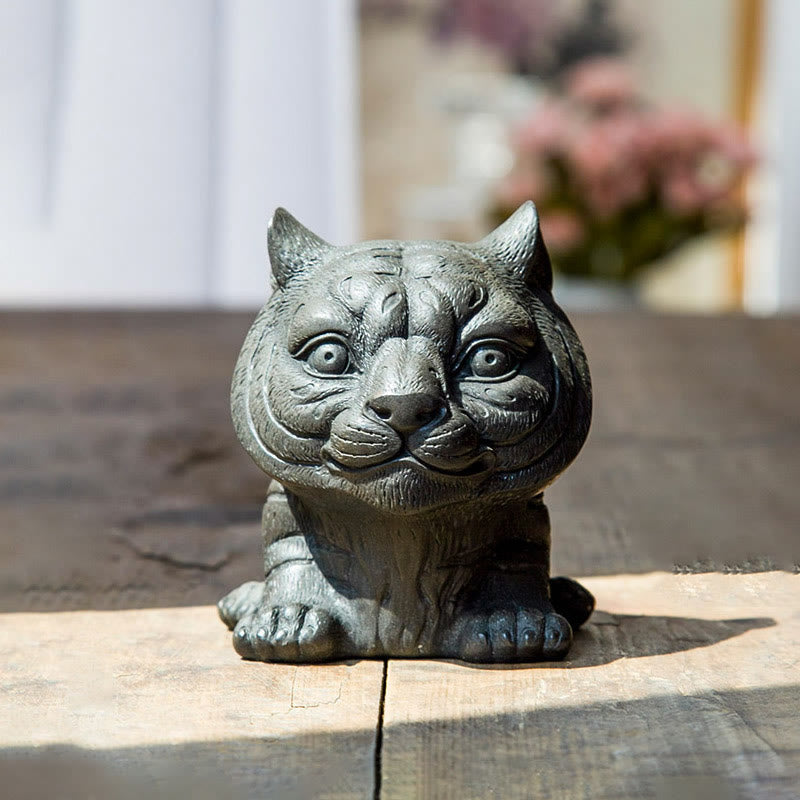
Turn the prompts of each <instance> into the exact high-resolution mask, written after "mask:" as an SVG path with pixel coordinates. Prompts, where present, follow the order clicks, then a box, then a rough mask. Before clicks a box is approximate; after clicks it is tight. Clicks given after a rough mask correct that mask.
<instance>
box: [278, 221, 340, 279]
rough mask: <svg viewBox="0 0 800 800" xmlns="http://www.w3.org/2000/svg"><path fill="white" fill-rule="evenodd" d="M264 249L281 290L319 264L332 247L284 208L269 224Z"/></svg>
mask: <svg viewBox="0 0 800 800" xmlns="http://www.w3.org/2000/svg"><path fill="white" fill-rule="evenodd" d="M267 249H268V250H269V260H270V263H271V264H272V274H273V276H274V278H275V283H276V284H277V286H278V287H280V288H281V289H283V288H284V287H285V286H286V285H287V284H288V283H289V282H290V281H291V280H292V279H293V278H295V277H296V276H297V275H299V274H300V273H301V272H304V271H305V270H306V269H308V268H309V267H313V266H315V265H317V264H319V263H320V262H321V261H322V259H323V258H324V256H325V254H326V253H328V252H329V251H330V250H332V249H333V245H330V244H328V243H327V242H326V241H324V240H323V239H320V237H319V236H317V235H316V234H315V233H312V232H311V231H310V230H308V228H306V227H305V226H303V225H301V224H300V223H299V222H298V221H297V220H296V219H295V218H294V217H293V216H292V215H291V214H290V213H289V212H288V211H287V210H286V209H285V208H278V209H276V210H275V213H274V214H273V215H272V219H271V220H270V221H269V231H268V233H267Z"/></svg>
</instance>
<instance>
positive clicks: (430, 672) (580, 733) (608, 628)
mask: <svg viewBox="0 0 800 800" xmlns="http://www.w3.org/2000/svg"><path fill="white" fill-rule="evenodd" d="M586 584H587V586H588V587H589V588H591V589H592V590H593V591H594V592H595V593H596V595H597V598H598V607H599V608H600V609H601V611H600V612H596V614H595V616H594V618H593V620H592V622H591V623H590V624H589V625H588V626H587V628H586V629H585V631H584V632H583V633H581V634H580V635H579V637H578V639H577V641H576V642H575V645H574V647H573V650H572V651H571V653H570V656H569V660H568V661H566V662H563V663H560V664H550V665H539V666H535V667H500V668H493V667H470V666H466V665H463V664H456V663H442V662H412V661H408V662H399V661H393V662H390V665H389V672H388V679H387V692H386V699H385V710H384V728H383V748H382V765H383V794H382V797H383V798H385V799H386V800H391V798H407V797H435V798H437V800H438V799H441V800H446V799H447V798H453V800H456V798H458V800H469V799H470V798H475V799H476V800H477V799H478V798H480V799H481V800H483V799H484V798H489V797H497V798H503V800H514V799H515V798H534V797H535V798H537V799H538V798H599V797H608V798H627V797H630V798H640V797H652V796H656V797H664V798H666V797H677V796H681V797H698V798H699V797H734V796H735V797H747V798H765V800H766V798H790V797H792V798H794V797H797V796H798V794H799V793H800V722H798V720H800V666H799V665H800V661H799V660H798V659H799V658H800V614H799V613H798V609H800V577H798V576H793V575H788V574H785V573H762V574H758V575H685V576H674V575H665V574H660V573H655V574H650V575H641V576H619V577H613V578H611V577H610V578H594V579H589V580H587V581H586ZM734 792H738V794H734Z"/></svg>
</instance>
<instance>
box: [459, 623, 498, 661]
mask: <svg viewBox="0 0 800 800" xmlns="http://www.w3.org/2000/svg"><path fill="white" fill-rule="evenodd" d="M485 624H486V621H485V620H480V619H478V620H476V621H475V622H474V623H473V624H472V625H470V626H468V627H467V631H466V633H465V634H464V636H463V637H462V640H461V658H463V659H464V661H477V662H482V661H491V660H492V646H491V644H490V641H489V635H488V633H487V632H486V630H481V628H482V627H484V625H485Z"/></svg>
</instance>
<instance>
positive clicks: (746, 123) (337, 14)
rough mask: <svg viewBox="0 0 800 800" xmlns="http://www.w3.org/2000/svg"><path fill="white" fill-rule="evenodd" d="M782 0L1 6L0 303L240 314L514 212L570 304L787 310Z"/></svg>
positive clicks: (795, 298) (789, 88) (798, 58)
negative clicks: (357, 259)
mask: <svg viewBox="0 0 800 800" xmlns="http://www.w3.org/2000/svg"><path fill="white" fill-rule="evenodd" d="M798 29H800V4H798V3H797V2H795V0H703V2H702V3H697V2H694V0H361V2H357V1H356V0H296V1H295V2H292V3H285V2H279V1H278V0H158V1H156V0H137V2H135V3H133V2H126V1H125V0H0V121H1V122H2V127H0V131H2V134H1V135H0V304H2V305H4V306H6V307H96V306H113V307H134V308H136V307H158V306H188V307H193V306H205V307H209V306H210V307H243V308H248V307H255V306H258V305H260V304H261V303H262V302H263V300H264V298H265V296H266V293H267V291H268V288H267V287H268V278H267V267H266V263H265V258H266V255H265V252H266V246H265V234H266V225H267V220H268V218H269V215H270V213H271V212H272V210H273V209H274V207H275V206H277V205H284V206H286V207H288V208H289V209H290V210H291V211H292V212H293V213H294V214H295V215H296V216H298V217H299V218H300V219H301V220H302V221H303V222H305V223H306V224H307V225H308V226H309V227H311V228H313V229H314V230H315V231H317V232H318V233H319V234H320V235H322V236H324V237H325V238H327V239H329V240H330V241H333V242H336V243H345V242H350V241H353V240H356V239H359V238H388V237H391V238H395V237H402V238H432V237H437V238H441V237H444V238H453V239H466V240H469V239H474V238H478V237H480V236H481V235H483V234H484V233H485V232H486V231H487V230H488V228H489V227H490V226H492V225H494V224H496V223H497V222H498V221H500V220H501V219H502V218H504V217H505V216H506V215H507V214H508V213H510V211H511V210H513V208H515V207H516V206H517V205H518V204H519V203H521V202H522V201H523V200H525V199H527V198H529V197H530V198H532V199H533V200H534V201H536V203H537V205H538V207H539V209H540V214H541V219H542V227H543V230H544V233H545V237H546V240H547V242H548V245H549V247H550V250H551V254H552V256H553V259H554V262H555V265H556V268H557V270H558V277H557V289H556V292H557V298H558V299H559V301H560V302H562V304H563V305H565V306H568V307H572V308H597V309H618V308H632V307H634V308H635V307H646V308H655V309H667V310H677V311H694V312H706V313H710V312H723V311H732V310H744V311H746V312H750V313H758V314H771V313H776V312H780V311H785V310H790V309H794V308H797V307H798V306H800V226H798V225H797V224H796V222H795V217H796V215H797V209H798V208H800V149H798V144H797V143H798V142H800V49H798V48H797V47H796V45H795V43H794V41H793V35H794V34H793V32H794V31H796V30H798Z"/></svg>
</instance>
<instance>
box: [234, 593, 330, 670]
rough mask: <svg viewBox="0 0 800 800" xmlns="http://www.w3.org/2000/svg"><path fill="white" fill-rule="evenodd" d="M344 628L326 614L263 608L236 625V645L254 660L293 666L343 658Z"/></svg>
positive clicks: (294, 607) (296, 608) (293, 607)
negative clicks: (284, 663)
mask: <svg viewBox="0 0 800 800" xmlns="http://www.w3.org/2000/svg"><path fill="white" fill-rule="evenodd" d="M341 642H342V628H341V626H340V625H339V623H338V622H337V621H336V620H335V619H334V618H333V617H332V616H331V615H330V614H328V613H327V612H326V611H323V610H321V609H318V608H312V607H310V606H305V605H300V604H291V605H283V606H281V605H274V606H262V607H260V608H258V609H257V610H256V611H255V612H253V613H252V614H249V615H247V616H245V617H243V618H242V619H240V620H239V622H238V623H237V624H236V628H235V629H234V631H233V646H234V648H235V649H236V652H237V653H238V654H239V655H240V656H241V657H242V658H246V659H250V660H252V661H286V662H293V663H302V662H306V663H307V662H316V661H329V660H331V659H333V658H336V657H341V656H342V655H343V654H342V653H341V652H340V651H341Z"/></svg>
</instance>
